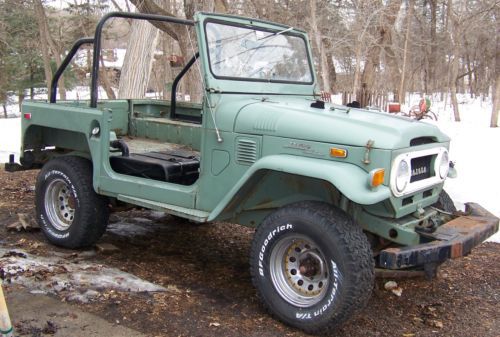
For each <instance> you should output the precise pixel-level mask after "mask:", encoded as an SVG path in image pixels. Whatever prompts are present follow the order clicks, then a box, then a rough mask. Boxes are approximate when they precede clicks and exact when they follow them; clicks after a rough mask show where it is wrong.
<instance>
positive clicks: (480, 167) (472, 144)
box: [0, 87, 500, 242]
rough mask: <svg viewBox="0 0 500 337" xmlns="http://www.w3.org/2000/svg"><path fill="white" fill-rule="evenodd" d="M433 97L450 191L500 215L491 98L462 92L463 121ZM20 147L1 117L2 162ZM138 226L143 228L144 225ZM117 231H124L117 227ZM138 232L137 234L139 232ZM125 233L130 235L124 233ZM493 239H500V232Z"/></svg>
mask: <svg viewBox="0 0 500 337" xmlns="http://www.w3.org/2000/svg"><path fill="white" fill-rule="evenodd" d="M88 97H89V91H88V87H78V88H76V90H72V91H69V92H68V99H88ZM39 98H44V97H39ZM45 98H46V97H45ZM332 99H333V101H334V102H335V103H341V96H340V95H334V96H332ZM419 100H420V96H419V95H411V96H410V97H409V99H408V104H407V106H404V107H403V111H406V110H408V107H409V106H412V105H415V104H418V101H419ZM431 100H432V106H431V110H432V111H434V112H435V113H436V114H437V115H438V117H439V119H438V122H436V124H437V125H438V126H439V127H440V128H441V129H442V130H443V131H444V132H445V133H446V134H448V135H449V136H450V137H451V139H452V142H451V147H450V159H451V160H453V161H455V162H456V169H457V171H458V177H457V178H456V179H448V180H447V181H446V183H445V188H446V190H447V191H448V192H449V194H450V196H451V197H452V198H453V200H454V201H455V203H456V204H457V206H459V207H460V206H462V207H463V204H464V203H465V202H476V203H478V204H480V205H482V206H483V207H484V208H486V209H487V210H489V211H490V212H492V213H493V214H495V215H496V216H499V217H500V201H499V199H498V195H499V194H500V177H499V176H497V173H500V172H499V171H500V155H499V153H500V148H499V147H500V128H490V127H489V123H490V116H491V99H489V100H482V99H481V98H475V99H472V98H470V97H469V96H468V95H460V96H459V103H460V114H461V118H462V121H461V122H454V121H453V111H452V109H451V107H450V103H449V102H450V100H449V99H448V101H447V102H448V103H447V105H446V106H445V104H444V102H443V101H440V100H439V96H438V95H436V96H435V97H432V99H431ZM16 108H17V105H15V106H9V109H11V111H14V112H15V111H16ZM430 123H432V122H430ZM19 147H20V119H19V118H11V119H1V118H0V162H6V161H7V160H8V154H9V153H16V154H18V153H19ZM117 227H118V226H117ZM129 229H131V228H129ZM135 229H136V230H137V231H142V230H143V229H142V228H141V229H139V228H135ZM112 231H113V228H112ZM116 231H117V232H119V231H120V230H119V229H118V228H116ZM137 231H136V233H135V234H138V233H137ZM133 232H134V230H133V229H131V231H130V232H129V233H128V234H129V235H133ZM116 234H118V233H116ZM121 234H122V235H124V236H127V235H126V234H125V233H124V232H122V233H121ZM489 240H492V241H495V242H500V232H499V233H496V234H495V235H494V236H492V237H491V238H490V239H489Z"/></svg>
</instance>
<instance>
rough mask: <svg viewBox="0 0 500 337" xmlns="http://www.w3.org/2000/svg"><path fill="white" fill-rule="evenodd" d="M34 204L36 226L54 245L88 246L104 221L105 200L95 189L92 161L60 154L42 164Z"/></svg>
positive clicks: (98, 234) (106, 214)
mask: <svg viewBox="0 0 500 337" xmlns="http://www.w3.org/2000/svg"><path fill="white" fill-rule="evenodd" d="M46 200H47V202H46ZM35 206H36V217H37V221H38V224H39V225H40V228H41V229H42V231H43V232H44V234H45V236H46V237H47V239H48V240H49V241H50V242H51V243H53V244H55V245H57V246H61V247H65V248H71V249H75V248H83V247H88V246H91V245H93V244H94V243H96V242H97V241H98V240H99V238H100V237H101V236H102V235H103V234H104V232H105V231H106V227H107V225H108V219H109V207H108V200H107V198H105V197H103V196H100V195H98V194H96V193H95V191H94V189H93V187H92V163H91V162H90V161H89V160H87V159H84V158H80V157H74V156H64V157H59V158H56V159H53V160H51V161H49V162H48V163H47V164H45V165H44V166H43V168H42V169H41V170H40V173H39V174H38V177H37V181H36V188H35ZM59 210H60V211H59ZM58 211H59V212H58Z"/></svg>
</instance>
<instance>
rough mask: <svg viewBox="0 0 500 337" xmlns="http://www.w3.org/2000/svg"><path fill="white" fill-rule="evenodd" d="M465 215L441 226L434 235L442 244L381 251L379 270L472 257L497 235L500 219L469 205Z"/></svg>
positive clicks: (436, 241) (478, 207)
mask: <svg viewBox="0 0 500 337" xmlns="http://www.w3.org/2000/svg"><path fill="white" fill-rule="evenodd" d="M466 214H467V215H463V216H460V217H458V218H455V219H453V220H451V221H449V222H447V223H445V224H444V225H442V226H440V227H439V228H438V229H437V230H436V231H435V233H434V234H435V236H436V237H439V238H440V239H439V240H434V241H431V242H428V243H424V244H419V245H414V246H407V247H397V248H394V247H391V248H387V249H384V250H381V251H380V254H379V256H378V259H379V266H380V267H382V268H386V269H404V268H411V267H417V266H425V265H429V264H439V263H442V262H444V261H446V260H448V259H455V258H457V257H461V256H465V255H467V254H469V253H470V251H471V250H472V248H474V247H476V246H477V245H479V244H480V243H482V242H483V241H484V240H486V239H487V238H488V237H490V236H491V235H493V234H495V233H496V232H497V231H498V222H499V219H498V218H497V217H495V216H494V215H493V214H491V213H490V212H488V211H487V210H486V209H484V208H483V207H481V206H480V205H478V204H475V203H468V204H466Z"/></svg>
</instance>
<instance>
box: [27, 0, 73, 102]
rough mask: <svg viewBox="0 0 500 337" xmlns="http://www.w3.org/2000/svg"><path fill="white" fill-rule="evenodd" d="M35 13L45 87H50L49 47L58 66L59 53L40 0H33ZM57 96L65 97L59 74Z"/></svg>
mask: <svg viewBox="0 0 500 337" xmlns="http://www.w3.org/2000/svg"><path fill="white" fill-rule="evenodd" d="M34 5H35V14H36V17H37V23H38V30H39V32H40V43H41V47H42V53H43V57H44V67H45V77H46V80H47V88H49V89H50V85H51V82H52V69H51V67H50V57H49V48H50V50H52V54H53V56H54V58H55V60H56V65H57V67H59V66H60V65H61V63H62V58H61V54H60V53H59V49H58V48H57V46H56V44H55V43H54V40H52V37H51V36H50V30H49V24H48V23H47V15H46V13H45V9H44V8H43V4H42V1H41V0H34ZM59 98H60V99H62V100H65V99H66V86H65V84H64V77H63V76H61V78H60V79H59Z"/></svg>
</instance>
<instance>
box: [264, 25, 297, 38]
mask: <svg viewBox="0 0 500 337" xmlns="http://www.w3.org/2000/svg"><path fill="white" fill-rule="evenodd" d="M291 30H293V27H288V28H287V29H283V30H282V31H279V32H276V33H272V34H269V35H268V36H264V37H262V38H260V39H257V41H260V40H264V39H267V38H270V37H271V36H277V35H281V34H283V33H286V32H289V31H291Z"/></svg>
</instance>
